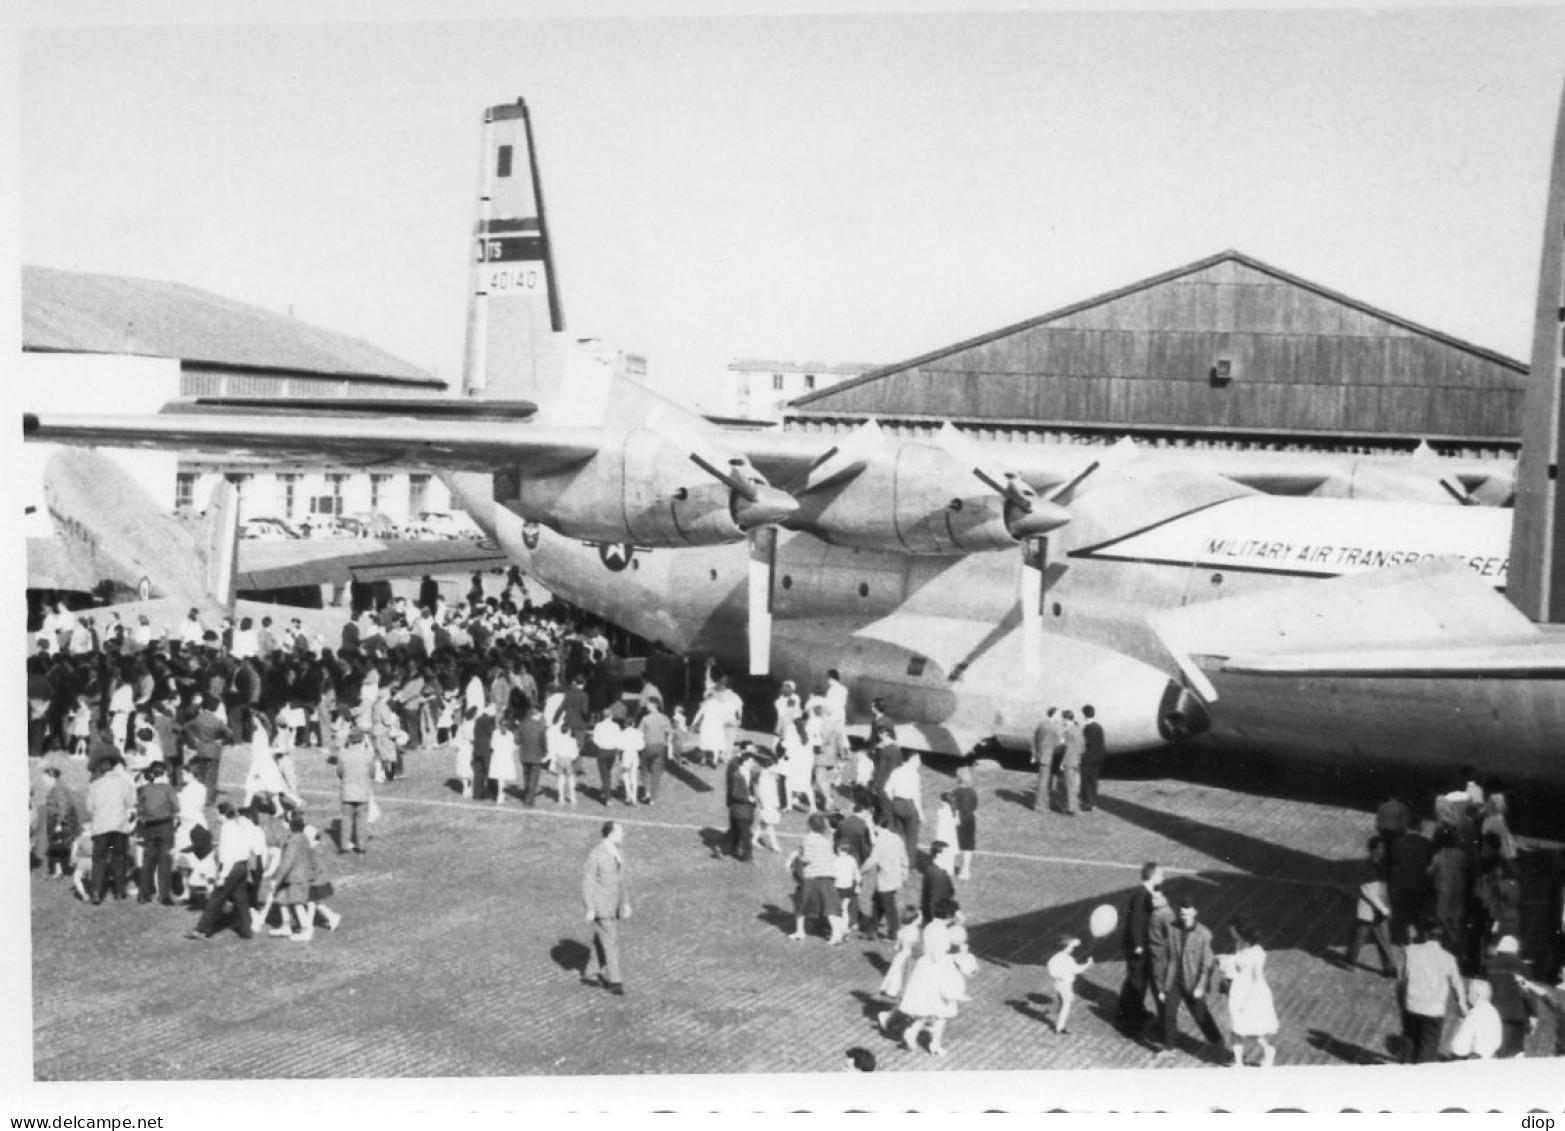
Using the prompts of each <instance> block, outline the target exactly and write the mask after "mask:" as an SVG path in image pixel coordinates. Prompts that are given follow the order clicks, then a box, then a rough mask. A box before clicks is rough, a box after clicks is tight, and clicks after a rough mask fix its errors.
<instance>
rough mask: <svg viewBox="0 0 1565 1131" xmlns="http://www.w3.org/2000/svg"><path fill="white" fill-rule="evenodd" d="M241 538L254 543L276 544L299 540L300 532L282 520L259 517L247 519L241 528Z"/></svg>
mask: <svg viewBox="0 0 1565 1131" xmlns="http://www.w3.org/2000/svg"><path fill="white" fill-rule="evenodd" d="M239 537H241V538H249V539H251V540H254V541H262V542H275V541H280V540H282V539H284V538H297V537H299V532H298V531H297V530H295V529H294V528H293V527H291V526H289V525H288V524H287V523H286V522H284V521H283V520H282V519H280V518H265V517H261V516H257V517H255V518H247V519H245V520H244V522H242V523H241V524H240V526H239Z"/></svg>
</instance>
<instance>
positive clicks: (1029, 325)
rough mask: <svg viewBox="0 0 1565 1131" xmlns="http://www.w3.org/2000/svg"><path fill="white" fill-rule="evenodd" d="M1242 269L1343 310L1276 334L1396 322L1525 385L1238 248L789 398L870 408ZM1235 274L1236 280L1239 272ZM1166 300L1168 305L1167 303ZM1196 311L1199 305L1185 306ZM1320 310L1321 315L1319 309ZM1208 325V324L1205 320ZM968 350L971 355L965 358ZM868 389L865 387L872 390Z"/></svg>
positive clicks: (1115, 320)
mask: <svg viewBox="0 0 1565 1131" xmlns="http://www.w3.org/2000/svg"><path fill="white" fill-rule="evenodd" d="M1233 271H1238V272H1239V273H1241V274H1243V275H1251V276H1252V278H1253V276H1255V275H1258V276H1262V277H1266V278H1267V281H1270V282H1275V283H1277V284H1279V285H1281V286H1284V287H1288V288H1293V289H1295V290H1297V291H1298V292H1300V293H1303V294H1307V295H1309V296H1313V298H1315V299H1318V300H1321V304H1322V305H1326V306H1331V307H1335V308H1337V309H1338V310H1340V311H1341V312H1343V313H1342V314H1340V315H1339V316H1338V318H1337V319H1335V320H1334V322H1335V324H1333V325H1331V326H1329V327H1325V328H1322V327H1320V326H1311V325H1309V324H1308V323H1309V322H1310V321H1311V320H1312V318H1311V315H1310V314H1309V313H1308V312H1301V311H1298V310H1293V311H1289V310H1281V311H1278V312H1277V313H1276V315H1275V316H1276V317H1277V319H1278V324H1277V325H1276V326H1275V328H1274V329H1275V331H1276V332H1278V333H1306V334H1308V333H1317V334H1326V335H1330V336H1338V337H1340V336H1342V335H1344V334H1346V335H1355V334H1366V333H1368V334H1373V333H1375V332H1376V331H1377V329H1379V330H1386V329H1391V330H1393V332H1397V333H1401V334H1405V335H1406V336H1409V337H1414V338H1421V339H1425V340H1427V341H1428V342H1429V343H1430V344H1432V345H1437V346H1439V347H1443V348H1448V349H1450V350H1452V351H1454V352H1455V353H1457V354H1460V355H1466V356H1469V357H1471V358H1472V359H1474V360H1475V361H1477V362H1481V363H1484V364H1485V365H1486V366H1488V367H1492V369H1493V371H1500V372H1504V371H1509V372H1510V373H1514V374H1516V375H1517V380H1515V381H1512V380H1511V379H1510V378H1506V379H1505V383H1506V384H1508V385H1513V386H1514V387H1515V388H1517V389H1520V388H1521V385H1522V383H1523V382H1524V381H1525V378H1526V375H1527V371H1528V370H1527V366H1526V365H1525V364H1523V363H1522V362H1519V361H1517V360H1515V359H1514V358H1510V357H1507V356H1505V355H1504V354H1501V353H1499V352H1497V351H1495V350H1491V349H1486V348H1484V347H1483V346H1478V345H1474V344H1473V343H1471V342H1467V341H1463V340H1462V339H1460V338H1456V337H1453V336H1451V335H1450V334H1445V333H1442V332H1441V331H1439V330H1435V329H1431V328H1430V327H1427V326H1423V325H1420V324H1418V323H1416V322H1413V321H1411V320H1409V319H1406V318H1403V317H1401V316H1400V315H1396V314H1392V313H1390V312H1389V311H1385V310H1381V309H1379V308H1378V307H1375V306H1372V305H1370V304H1369V303H1366V302H1361V301H1360V300H1358V299H1355V298H1352V297H1350V296H1348V295H1344V294H1342V293H1340V292H1337V291H1333V290H1331V289H1329V288H1327V287H1323V286H1320V285H1319V284H1317V283H1312V282H1310V281H1309V280H1307V279H1302V278H1300V277H1299V276H1297V275H1293V274H1290V273H1289V272H1287V271H1283V270H1281V269H1280V268H1277V267H1273V266H1271V265H1270V264H1267V263H1263V262H1262V261H1260V260H1258V259H1256V258H1254V257H1253V256H1249V255H1246V254H1244V253H1243V252H1240V251H1236V250H1231V249H1230V250H1227V251H1222V252H1219V253H1217V254H1216V255H1212V256H1208V257H1207V258H1205V259H1200V260H1197V261H1196V262H1194V263H1189V264H1186V265H1185V266H1183V267H1176V268H1174V269H1173V270H1171V271H1166V272H1163V273H1162V274H1159V275H1154V276H1152V277H1150V278H1146V279H1142V280H1140V281H1138V282H1135V283H1131V284H1129V285H1128V286H1125V287H1121V288H1119V289H1117V290H1113V291H1109V292H1107V293H1105V294H1100V295H1095V296H1093V297H1092V298H1088V299H1084V300H1082V301H1080V302H1076V303H1072V304H1070V305H1069V306H1064V307H1061V308H1059V309H1058V310H1053V311H1050V312H1049V313H1047V314H1041V315H1038V316H1037V317H1035V318H1030V319H1027V320H1026V321H1023V322H1017V323H1015V324H1013V325H1009V326H1004V327H1001V328H1000V329H998V330H993V331H990V332H988V333H985V334H980V335H978V336H976V337H973V338H968V339H966V340H964V341H960V342H957V343H955V344H953V345H949V346H942V347H941V348H940V349H937V350H933V351H931V352H929V353H925V354H921V355H919V356H917V357H914V358H910V359H908V360H906V361H899V362H893V363H892V364H890V365H883V366H879V367H877V368H875V369H872V370H870V371H869V372H867V373H864V374H862V375H861V376H858V377H854V378H850V379H848V380H846V381H842V382H839V383H837V384H835V385H831V386H829V387H827V388H825V389H820V390H817V391H815V392H812V393H806V394H805V395H804V396H801V397H798V398H796V399H794V400H793V401H791V402H789V405H790V407H791V408H797V409H802V410H806V411H810V412H824V413H829V412H831V411H833V410H834V409H836V408H838V407H839V404H838V402H841V407H848V406H850V405H851V407H852V408H853V409H854V410H856V411H862V410H863V407H864V401H863V396H864V393H860V394H859V395H858V396H850V395H851V394H853V393H854V391H855V390H861V389H864V387H865V386H868V385H871V384H874V383H875V382H879V381H884V380H885V379H886V378H889V377H893V376H895V375H898V374H903V373H909V372H913V371H919V370H923V371H926V372H931V373H933V372H939V371H946V370H948V371H951V372H955V373H961V372H966V371H969V370H972V369H974V368H975V366H976V367H977V368H983V367H984V363H985V362H987V361H990V360H992V357H993V355H992V353H991V352H988V351H984V350H983V347H985V346H992V345H995V344H996V343H1003V342H1004V341H1005V340H1006V339H1010V338H1015V337H1017V336H1018V335H1022V334H1025V333H1026V332H1027V331H1030V330H1038V329H1043V328H1051V329H1052V328H1056V327H1059V328H1064V327H1067V326H1068V327H1070V328H1072V329H1084V330H1112V329H1128V328H1130V326H1128V325H1126V326H1121V325H1120V324H1119V322H1120V320H1121V319H1122V318H1124V317H1125V316H1127V315H1128V320H1129V321H1132V322H1136V323H1142V322H1143V321H1144V319H1146V318H1147V317H1148V316H1149V315H1150V316H1151V317H1152V318H1153V319H1154V320H1161V319H1160V315H1161V316H1167V315H1168V314H1169V313H1170V312H1168V311H1161V312H1154V311H1151V310H1149V309H1147V308H1146V306H1145V300H1146V298H1147V296H1148V295H1149V293H1151V292H1156V291H1159V290H1160V289H1164V288H1165V286H1166V285H1167V284H1171V283H1180V282H1190V281H1192V277H1193V276H1199V277H1202V278H1203V279H1204V280H1206V281H1208V282H1210V281H1212V280H1213V279H1217V278H1220V277H1222V275H1221V273H1222V272H1233ZM1234 281H1238V277H1237V276H1236V277H1235V279H1234ZM1164 305H1166V304H1164ZM1173 313H1174V320H1176V321H1177V319H1178V312H1173ZM1187 313H1192V314H1193V313H1194V312H1187ZM1355 314H1356V315H1359V316H1362V317H1361V318H1360V319H1358V323H1359V324H1358V325H1357V326H1354V325H1352V323H1353V322H1354V318H1353V315H1355ZM1317 317H1318V315H1317ZM1201 328H1202V329H1210V327H1201ZM962 355H973V356H970V357H964V356H962ZM868 391H869V390H864V392H866V393H867V392H868Z"/></svg>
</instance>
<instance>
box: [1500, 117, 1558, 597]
mask: <svg viewBox="0 0 1565 1131" xmlns="http://www.w3.org/2000/svg"><path fill="white" fill-rule="evenodd" d="M1562 334H1565V99H1562V100H1561V104H1560V116H1559V119H1558V122H1557V124H1556V126H1555V132H1554V157H1553V164H1552V166H1551V170H1550V175H1549V199H1548V207H1547V209H1546V210H1545V218H1544V226H1543V256H1542V262H1541V264H1540V266H1539V270H1538V298H1537V306H1536V308H1535V310H1534V316H1533V339H1532V374H1531V377H1530V378H1529V382H1528V386H1527V395H1526V402H1525V406H1524V407H1525V410H1526V411H1525V412H1524V414H1523V417H1524V420H1523V424H1522V450H1521V457H1520V459H1519V460H1518V461H1517V468H1516V509H1515V515H1514V517H1513V519H1512V524H1511V561H1510V568H1509V572H1508V574H1507V578H1506V586H1505V595H1506V596H1507V597H1509V598H1510V600H1511V603H1512V604H1514V605H1515V606H1516V607H1517V608H1518V609H1520V610H1521V611H1522V612H1524V613H1526V614H1527V616H1529V617H1530V618H1532V619H1533V620H1534V621H1539V622H1543V623H1549V624H1558V623H1561V622H1565V546H1561V545H1560V539H1561V537H1562V536H1565V496H1562V495H1561V494H1560V490H1559V482H1558V473H1559V462H1560V448H1561V441H1562V430H1565V412H1562V404H1561V383H1562V376H1565V337H1562Z"/></svg>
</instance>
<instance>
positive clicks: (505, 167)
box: [495, 145, 511, 177]
mask: <svg viewBox="0 0 1565 1131" xmlns="http://www.w3.org/2000/svg"><path fill="white" fill-rule="evenodd" d="M510 175H511V147H510V146H509V145H502V146H501V147H500V153H499V160H498V162H497V163H496V166H495V176H497V177H509V176H510Z"/></svg>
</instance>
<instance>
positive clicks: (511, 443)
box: [22, 412, 602, 475]
mask: <svg viewBox="0 0 1565 1131" xmlns="http://www.w3.org/2000/svg"><path fill="white" fill-rule="evenodd" d="M22 432H23V435H24V436H25V437H26V438H27V439H29V440H37V441H44V442H52V443H60V444H74V445H78V446H102V447H111V448H153V449H158V450H162V451H167V450H171V449H172V450H177V451H207V452H222V453H228V454H234V455H246V456H256V457H262V458H272V459H287V460H290V461H293V462H299V463H306V464H318V465H321V466H360V465H362V466H371V467H372V466H376V465H380V464H415V465H419V466H425V467H431V468H438V469H440V470H449V471H490V472H492V471H498V470H501V469H509V468H520V470H521V471H522V473H523V474H533V475H542V474H548V473H550V472H557V471H564V470H566V469H568V468H571V467H574V466H577V465H579V464H582V463H585V462H586V461H587V460H589V459H591V458H592V457H593V456H594V455H596V454H597V452H598V448H599V446H600V443H601V439H602V432H601V430H599V429H596V428H590V427H588V428H559V427H548V426H540V425H536V424H530V423H529V424H519V423H517V422H515V421H507V420H494V419H462V418H443V417H436V418H419V417H416V416H413V415H411V414H410V415H408V416H386V417H375V416H368V415H364V416H345V415H335V416H333V415H324V416H310V415H288V416H281V415H275V414H271V413H259V412H257V413H210V414H207V413H189V414H187V413H182V412H165V413H163V414H160V415H157V416H85V415H83V416H78V415H75V414H69V415H66V414H55V413H27V414H25V415H24V416H23V418H22Z"/></svg>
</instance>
